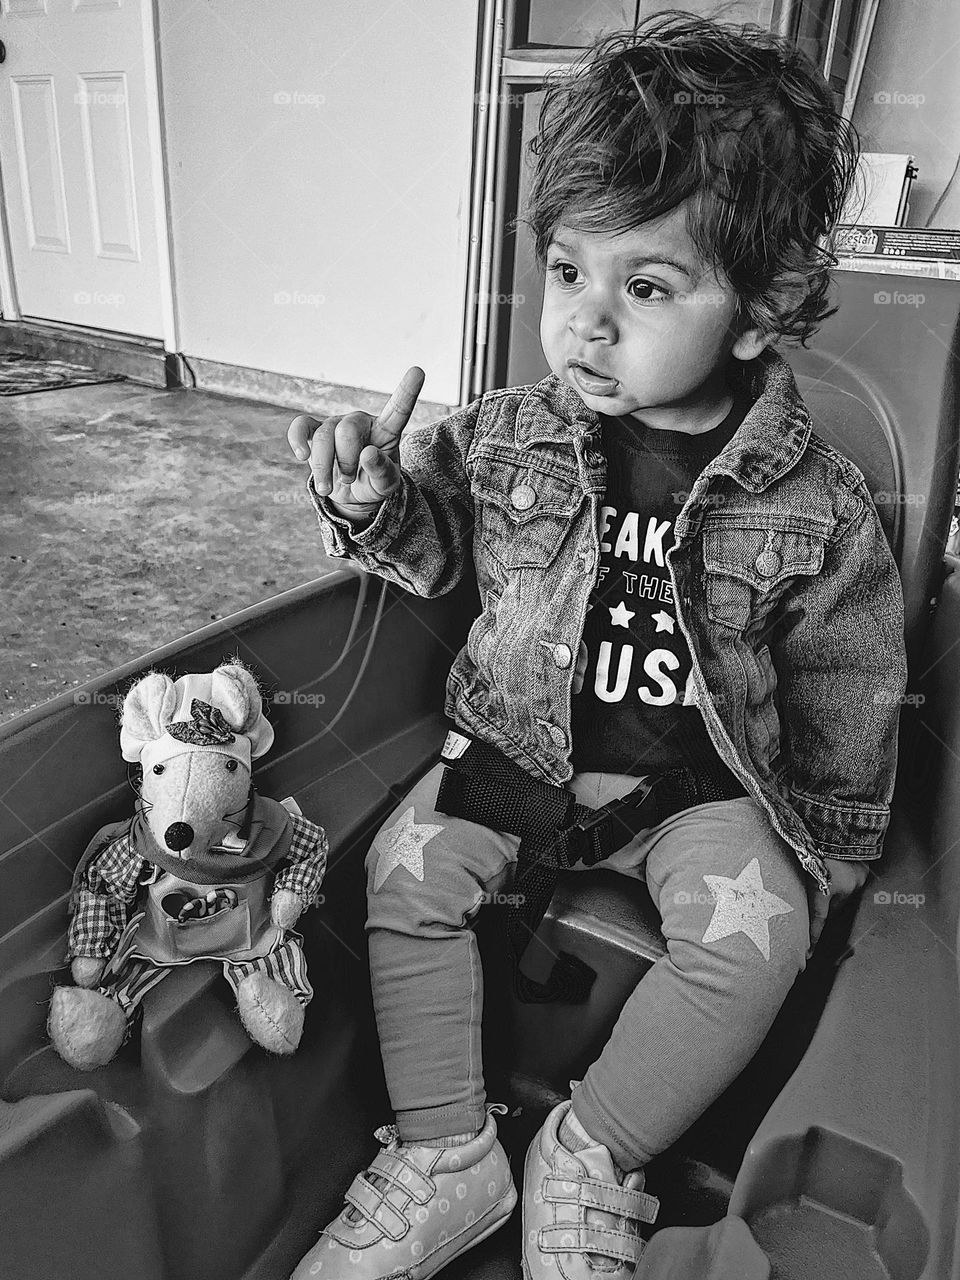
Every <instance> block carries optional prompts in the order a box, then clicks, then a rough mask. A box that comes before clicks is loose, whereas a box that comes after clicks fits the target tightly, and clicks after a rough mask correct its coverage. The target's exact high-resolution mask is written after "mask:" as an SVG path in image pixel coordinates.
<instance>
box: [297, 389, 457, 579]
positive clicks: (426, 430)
mask: <svg viewBox="0 0 960 1280" xmlns="http://www.w3.org/2000/svg"><path fill="white" fill-rule="evenodd" d="M423 379H424V374H423V370H422V369H420V368H418V367H417V366H413V367H412V368H410V369H408V370H407V372H406V373H405V374H404V376H403V378H402V379H401V381H400V385H399V386H398V387H397V389H396V391H394V393H393V395H392V396H391V397H390V399H389V400H388V401H387V403H386V404H385V405H384V407H383V409H381V411H380V413H379V414H378V415H377V417H376V418H374V417H372V416H371V415H370V414H368V413H361V412H355V413H348V414H342V415H339V416H336V417H331V418H327V419H325V420H323V421H321V422H318V421H317V420H316V419H315V418H312V417H310V415H309V414H301V415H299V416H298V417H296V418H294V420H293V421H292V422H291V424H290V426H289V428H288V431H287V441H288V443H289V445H290V448H291V449H292V451H293V453H294V455H295V456H296V457H297V458H298V459H299V460H300V461H302V462H305V461H307V459H308V458H309V461H310V479H309V482H308V489H309V492H310V494H311V497H312V498H313V501H314V506H315V507H316V510H317V515H318V518H319V521H320V533H321V536H322V538H323V543H324V547H325V548H326V550H327V552H328V554H330V555H333V556H343V557H349V558H350V559H352V560H354V561H356V562H357V563H358V564H359V565H361V567H362V568H364V569H366V570H367V571H368V572H370V573H375V574H377V575H379V576H380V577H382V578H386V579H387V580H388V581H390V582H395V583H397V584H398V585H399V586H402V587H403V588H404V589H405V590H407V591H411V592H413V593H414V594H415V595H420V596H436V595H442V594H443V593H444V592H446V591H449V590H450V589H451V588H452V587H453V586H455V585H456V583H457V582H458V581H459V580H460V578H461V577H462V575H463V571H464V569H465V567H466V566H467V565H468V564H469V563H470V561H471V558H472V539H473V522H474V508H473V497H472V494H471V491H470V481H469V478H468V476H467V472H466V459H467V454H468V452H469V449H470V446H471V443H472V441H473V432H474V428H475V426H476V421H477V412H478V409H479V405H480V402H479V401H475V402H474V403H473V404H471V405H468V406H467V407H466V408H464V409H460V410H458V411H457V412H456V413H453V414H451V416H450V417H448V418H445V419H443V420H442V421H441V422H437V423H434V424H433V425H432V426H430V427H422V428H421V427H418V428H416V429H412V430H410V431H407V432H406V433H405V432H404V428H405V427H406V426H407V423H408V422H409V419H410V415H411V413H412V412H413V408H414V405H415V404H416V401H417V396H418V395H419V394H420V389H421V387H422V386H423ZM401 438H402V439H401Z"/></svg>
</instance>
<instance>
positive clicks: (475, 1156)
mask: <svg viewBox="0 0 960 1280" xmlns="http://www.w3.org/2000/svg"><path fill="white" fill-rule="evenodd" d="M494 1111H498V1112H500V1114H503V1113H504V1112H505V1111H506V1107H504V1106H502V1105H501V1104H494V1105H490V1106H488V1107H487V1119H486V1123H485V1124H484V1126H483V1128H482V1129H481V1131H480V1133H478V1134H477V1136H476V1137H475V1138H472V1139H471V1140H470V1142H467V1143H465V1144H464V1145H463V1146H459V1147H414V1146H401V1145H400V1142H399V1139H398V1137H397V1131H396V1128H395V1127H394V1126H393V1125H385V1126H384V1127H383V1128H381V1129H378V1130H377V1131H376V1137H377V1139H378V1140H379V1141H380V1142H381V1143H382V1144H383V1148H384V1149H383V1150H382V1151H381V1152H380V1153H379V1155H377V1156H376V1157H375V1158H374V1160H373V1163H372V1164H371V1165H370V1167H369V1168H368V1169H366V1170H364V1171H363V1172H362V1173H359V1174H357V1176H356V1177H355V1178H354V1180H353V1182H352V1183H351V1184H350V1187H349V1188H348V1190H347V1193H346V1196H345V1197H344V1199H345V1201H346V1204H345V1207H344V1208H343V1210H342V1211H341V1212H340V1214H339V1215H338V1216H337V1217H336V1218H334V1220H333V1222H331V1223H330V1224H329V1225H328V1226H326V1227H325V1228H324V1229H323V1231H322V1232H321V1233H320V1239H319V1241H318V1242H317V1243H316V1244H315V1245H314V1246H313V1248H312V1249H311V1250H310V1252H309V1253H308V1254H307V1255H306V1257H305V1258H303V1259H302V1260H301V1262H300V1265H299V1266H298V1267H297V1269H296V1271H295V1272H294V1274H293V1277H292V1280H306V1277H308V1276H311V1277H313V1276H320V1277H321V1278H322V1280H348V1278H349V1280H386V1278H387V1277H401V1276H402V1277H403V1280H427V1278H428V1277H429V1276H432V1275H434V1274H435V1273H436V1272H437V1271H439V1270H440V1268H441V1267H443V1266H446V1264H447V1263H448V1262H450V1261H452V1260H453V1259H454V1258H456V1257H459V1255H460V1254H461V1253H465V1252H466V1250H467V1249H469V1248H470V1247H471V1246H472V1245H475V1244H478V1243H479V1242H480V1241H481V1240H484V1239H486V1237H487V1236H489V1235H491V1234H492V1232H494V1231H496V1229H497V1228H498V1227H502V1226H503V1224H504V1223H505V1222H506V1221H507V1219H508V1218H509V1217H510V1214H511V1213H512V1212H513V1210H514V1207H515V1206H516V1203H517V1190H516V1187H515V1186H514V1185H513V1177H512V1176H511V1173H510V1164H509V1162H508V1160H507V1153H506V1152H505V1151H504V1149H503V1147H502V1146H501V1145H500V1143H499V1142H498V1141H497V1122H496V1120H495V1119H494V1118H493V1112H494Z"/></svg>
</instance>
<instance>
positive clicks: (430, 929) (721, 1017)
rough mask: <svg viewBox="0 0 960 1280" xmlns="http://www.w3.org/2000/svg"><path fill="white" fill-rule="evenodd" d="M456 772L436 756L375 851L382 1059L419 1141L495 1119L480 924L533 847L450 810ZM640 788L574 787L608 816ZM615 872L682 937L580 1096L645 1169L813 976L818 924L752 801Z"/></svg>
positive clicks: (602, 1136)
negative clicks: (637, 881) (446, 778)
mask: <svg viewBox="0 0 960 1280" xmlns="http://www.w3.org/2000/svg"><path fill="white" fill-rule="evenodd" d="M442 771H443V765H442V763H438V764H437V765H436V766H435V767H434V768H433V769H431V770H430V772H429V773H427V774H426V775H425V776H424V777H423V778H422V779H421V780H420V782H418V783H417V785H416V786H415V787H414V788H413V789H412V790H411V791H410V792H409V794H408V795H407V796H406V797H405V798H404V799H403V800H402V801H401V802H400V804H399V805H397V807H396V809H395V810H394V812H393V814H392V815H391V816H390V817H389V818H388V819H387V821H386V822H385V823H384V825H383V826H382V827H381V829H380V831H379V833H378V834H377V836H376V838H375V839H374V842H373V844H372V846H371V849H370V853H369V855H368V858H367V901H368V916H367V932H368V935H369V944H370V967H371V975H372V981H373V996H374V1006H375V1010H376V1016H377V1027H378V1030H379V1035H380V1049H381V1053H382V1056H383V1063H384V1070H385V1073H386V1081H387V1088H388V1090H389V1093H390V1100H391V1103H392V1105H393V1107H394V1110H395V1111H396V1113H397V1126H398V1129H399V1132H400V1136H401V1138H402V1139H403V1140H405V1141H407V1142H423V1141H425V1140H426V1139H429V1138H439V1137H446V1136H450V1135H452V1134H457V1133H464V1132H468V1131H472V1130H477V1129H480V1128H481V1127H482V1125H483V1123H484V1119H485V1113H484V1101H485V1094H484V1087H483V1070H482V1065H481V1061H480V1024H481V1015H482V1008H483V977H482V972H481V965H480V956H479V951H478V947H477V942H476V939H475V937H474V934H473V930H472V928H471V922H472V921H473V919H474V918H475V916H476V914H477V912H478V911H479V910H480V907H481V906H482V905H483V903H484V902H485V901H486V900H488V898H489V895H490V894H493V893H499V892H502V891H505V890H508V889H509V885H510V882H511V879H512V877H513V872H514V868H515V864H516V857H517V849H518V847H519V843H520V842H519V840H518V839H517V837H516V836H513V835H509V834H506V833H504V832H495V831H491V830H489V829H488V828H487V827H482V826H478V825H477V824H475V823H472V822H466V821H464V820H463V819H461V818H453V817H450V816H448V815H447V814H442V813H438V812H437V811H436V809H435V807H434V806H435V804H436V798H437V788H438V786H439V784H440V777H441V774H442ZM637 782H638V779H637V778H635V777H628V776H626V775H620V774H604V773H580V774H576V775H575V776H574V777H573V778H572V779H571V781H570V782H569V783H568V784H567V786H568V787H569V788H570V789H571V790H572V791H573V792H574V794H575V795H576V797H577V799H578V800H579V801H580V802H581V803H583V804H587V805H590V806H591V807H598V806H600V805H602V804H606V803H607V802H608V801H609V800H612V799H614V798H617V797H619V796H622V795H624V794H625V793H626V792H628V791H630V790H632V789H633V788H634V787H635V786H636V785H637ZM603 865H604V867H605V868H608V869H610V870H615V871H619V872H621V873H622V874H624V875H630V876H637V877H642V878H643V879H644V880H645V882H646V885H647V887H648V889H649V891H650V895H651V897H652V898H653V901H654V903H655V904H656V906H657V908H658V910H659V912H660V916H661V918H662V925H661V927H662V931H663V934H664V937H665V938H666V944H667V952H666V954H665V955H664V956H662V957H661V958H660V959H659V960H658V961H657V962H656V963H655V964H654V965H653V967H652V968H651V969H649V970H648V971H647V972H646V973H645V974H644V976H643V978H642V979H641V981H640V982H639V983H638V984H637V987H636V989H635V990H634V992H633V993H632V995H631V996H630V997H629V999H628V1000H627V1002H626V1004H625V1006H624V1008H623V1011H622V1013H621V1015H620V1017H619V1019H618V1021H617V1023H616V1026H615V1027H614V1029H613V1031H612V1033H611V1035H610V1039H609V1040H608V1041H607V1044H606V1046H605V1048H604V1049H603V1052H602V1053H601V1054H600V1056H599V1058H598V1059H597V1060H596V1061H595V1062H594V1063H593V1064H592V1065H591V1067H590V1068H589V1070H588V1071H587V1072H586V1075H585V1076H584V1079H583V1084H582V1087H581V1088H579V1089H577V1090H576V1093H575V1096H574V1109H575V1111H576V1114H577V1118H578V1119H579V1120H580V1122H581V1123H582V1124H583V1126H584V1128H585V1129H586V1130H587V1132H588V1133H590V1134H591V1135H593V1136H594V1137H596V1138H597V1139H598V1140H600V1141H602V1142H603V1143H604V1144H605V1145H606V1146H608V1147H609V1149H610V1151H611V1153H612V1154H613V1157H614V1159H615V1160H616V1161H617V1162H618V1164H620V1165H621V1166H622V1167H623V1168H626V1169H631V1168H635V1167H637V1166H639V1165H641V1164H644V1163H646V1161H648V1160H649V1159H650V1158H651V1157H652V1156H654V1155H656V1154H657V1153H658V1152H660V1151H662V1150H664V1149H665V1148H666V1147H668V1146H669V1145H670V1144H671V1143H672V1142H674V1141H675V1140H676V1138H678V1137H679V1136H680V1134H682V1133H683V1132H684V1130H686V1129H687V1128H688V1127H689V1126H690V1125H691V1124H692V1123H693V1121H694V1120H696V1119H697V1117H698V1116H699V1115H700V1114H701V1113H702V1112H703V1111H704V1110H705V1109H706V1108H707V1106H709V1104H710V1103H711V1102H712V1101H713V1099H714V1098H716V1097H717V1096H718V1095H719V1094H720V1093H721V1092H722V1091H723V1090H724V1089H725V1088H726V1087H727V1085H728V1084H730V1082H731V1081H732V1080H733V1079H734V1078H735V1077H736V1076H737V1075H738V1074H739V1073H740V1071H741V1070H742V1069H743V1067H744V1066H746V1064H747V1063H748V1062H749V1060H750V1058H751V1057H752V1056H753V1054H754V1053H755V1052H756V1050H757V1049H758V1048H759V1046H760V1044H761V1042H762V1040H763V1038H764V1036H765V1035H766V1033H767V1031H768V1030H769V1028H770V1026H771V1024H772V1022H773V1019H774V1018H775V1016H776V1014H777V1012H778V1010H779V1009H780V1006H781V1005H782V1003H783V1001H784V999H785V997H786V995H787V992H788V991H789V990H790V988H791V986H792V985H793V983H794V980H795V979H796V977H797V974H798V973H799V972H800V971H801V970H802V969H803V967H804V964H805V957H806V952H807V949H808V946H809V942H810V933H809V916H808V909H807V897H806V888H805V885H804V881H803V872H802V870H801V868H800V866H799V864H798V862H797V859H796V855H795V854H794V852H793V850H792V849H791V848H790V846H789V845H788V844H787V843H786V842H785V841H784V840H782V839H781V837H780V836H779V835H778V834H777V833H776V832H775V831H774V830H773V828H772V827H771V826H770V823H769V822H768V820H767V817H766V815H765V814H764V812H763V810H762V809H761V808H760V806H759V805H757V804H756V802H755V801H754V800H752V799H750V798H749V797H740V798H738V799H735V800H721V801H713V802H711V803H709V804H701V805H695V806H693V807H692V808H689V809H685V810H683V811H682V812H680V813H677V814H674V815H673V816H672V817H670V818H667V819H666V820H665V821H664V822H661V823H659V824H658V825H657V826H655V827H649V828H647V829H646V830H644V831H642V832H640V833H639V835H637V836H636V837H635V838H634V839H633V840H632V841H631V842H630V843H629V844H628V845H626V846H624V848H622V849H620V850H619V851H618V852H617V853H615V854H614V855H613V856H612V857H611V858H610V859H609V860H608V861H606V862H605V863H604V864H603ZM579 869H580V868H579V867H578V868H575V870H579ZM587 869H588V868H585V867H584V868H583V870H587Z"/></svg>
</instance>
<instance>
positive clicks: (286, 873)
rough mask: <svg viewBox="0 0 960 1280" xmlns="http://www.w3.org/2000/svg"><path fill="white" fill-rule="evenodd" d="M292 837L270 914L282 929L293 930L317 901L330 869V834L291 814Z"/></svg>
mask: <svg viewBox="0 0 960 1280" xmlns="http://www.w3.org/2000/svg"><path fill="white" fill-rule="evenodd" d="M291 822H292V823H293V838H292V839H291V841H290V852H289V853H288V854H287V859H286V862H285V863H284V866H283V870H282V871H281V872H280V873H279V874H278V875H277V878H276V881H275V882H274V888H273V897H272V898H271V900H270V915H271V919H272V920H273V923H274V924H275V925H277V927H278V928H280V929H292V928H293V926H294V925H295V924H296V922H297V920H298V919H299V917H300V915H301V914H302V913H303V912H304V911H305V910H306V909H307V907H311V906H313V905H314V903H316V902H317V900H318V898H319V896H320V886H321V884H322V883H323V876H324V872H325V871H326V869H327V852H328V844H327V835H326V832H325V831H324V830H323V828H322V827H318V826H317V825H316V823H314V822H310V821H308V820H307V819H306V818H304V817H302V816H301V815H300V814H296V813H295V814H293V815H292V816H291Z"/></svg>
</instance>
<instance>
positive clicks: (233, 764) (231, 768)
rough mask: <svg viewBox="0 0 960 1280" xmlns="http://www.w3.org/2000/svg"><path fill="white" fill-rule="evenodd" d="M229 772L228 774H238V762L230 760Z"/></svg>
mask: <svg viewBox="0 0 960 1280" xmlns="http://www.w3.org/2000/svg"><path fill="white" fill-rule="evenodd" d="M227 772H228V773H236V772H237V762H236V760H228V761H227Z"/></svg>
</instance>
